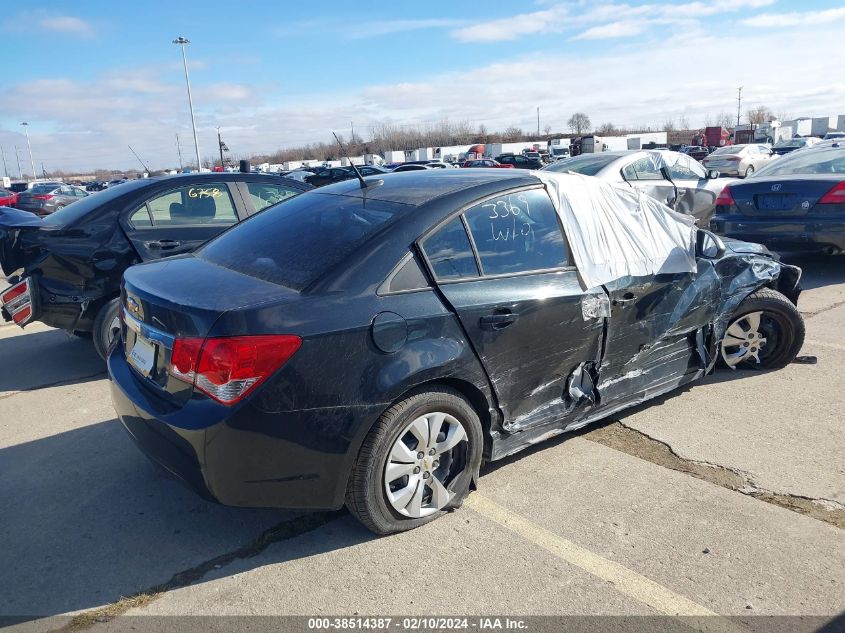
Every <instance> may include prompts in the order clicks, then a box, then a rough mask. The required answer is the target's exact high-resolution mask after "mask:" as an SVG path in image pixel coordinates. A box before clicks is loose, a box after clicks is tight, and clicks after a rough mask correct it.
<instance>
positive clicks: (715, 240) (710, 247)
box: [695, 229, 727, 259]
mask: <svg viewBox="0 0 845 633" xmlns="http://www.w3.org/2000/svg"><path fill="white" fill-rule="evenodd" d="M725 250H727V247H726V246H725V243H724V242H723V241H722V238H720V237H719V236H718V235H716V234H715V233H711V232H710V231H708V230H706V229H698V232H697V233H696V234H695V256H696V257H704V258H706V259H720V258H721V257H722V256H723V255H724V254H725Z"/></svg>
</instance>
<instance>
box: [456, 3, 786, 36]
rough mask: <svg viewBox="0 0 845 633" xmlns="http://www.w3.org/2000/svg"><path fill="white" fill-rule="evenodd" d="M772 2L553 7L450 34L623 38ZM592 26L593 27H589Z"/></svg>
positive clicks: (608, 4)
mask: <svg viewBox="0 0 845 633" xmlns="http://www.w3.org/2000/svg"><path fill="white" fill-rule="evenodd" d="M774 2H775V0H713V1H711V2H699V1H696V2H687V3H684V4H675V3H669V4H656V3H652V4H641V5H632V4H626V3H616V2H605V3H600V4H595V5H582V6H588V7H589V8H587V10H585V11H581V12H578V11H576V10H575V8H574V7H573V5H571V4H569V5H565V4H560V3H558V4H556V5H555V6H552V7H550V8H547V9H542V10H539V11H534V12H531V13H521V14H518V15H514V16H510V17H507V18H500V19H496V20H489V21H486V22H480V23H478V24H475V25H472V26H467V27H463V28H459V29H455V30H453V31H452V37H454V38H455V39H457V40H458V41H461V42H499V41H506V40H515V39H519V38H521V37H525V36H528V35H538V34H541V33H563V32H567V31H577V30H578V29H583V28H585V27H586V30H585V31H583V32H581V33H580V34H576V35H575V38H574V39H599V38H608V37H625V36H628V35H636V34H639V33H641V32H642V31H643V30H644V29H645V28H646V27H647V26H649V25H660V24H663V25H666V24H688V23H689V22H690V21H691V20H692V19H696V18H704V17H708V16H712V15H717V14H720V13H729V12H736V11H741V10H749V9H759V8H762V7H766V6H769V5H771V4H773V3H774ZM591 25H595V26H591Z"/></svg>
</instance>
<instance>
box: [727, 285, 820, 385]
mask: <svg viewBox="0 0 845 633" xmlns="http://www.w3.org/2000/svg"><path fill="white" fill-rule="evenodd" d="M755 323H756V327H755ZM761 340H762V342H763V344H762V345H757V341H761ZM802 345H804V319H803V317H802V316H801V313H800V312H798V308H796V307H795V306H794V305H792V302H790V301H789V299H787V298H786V297H785V296H784V295H782V294H781V293H779V292H777V291H776V290H771V289H769V288H761V289H760V290H757V291H756V292H754V293H752V294H750V295H749V296H748V297H747V298H746V299H745V301H743V302H742V303H741V304H739V307H738V308H737V310H736V312H735V313H734V315H733V316H732V317H731V320H730V322H729V324H728V328H727V330H726V331H725V336H724V338H723V339H722V341H721V342H720V344H719V355H720V357H721V361H722V363H724V364H725V365H727V366H728V367H731V368H733V369H736V368H738V367H742V368H744V369H781V368H783V367H786V366H787V365H788V364H789V363H791V362H792V361H793V360H794V359H795V357H796V356H797V355H798V352H800V351H801V346H802Z"/></svg>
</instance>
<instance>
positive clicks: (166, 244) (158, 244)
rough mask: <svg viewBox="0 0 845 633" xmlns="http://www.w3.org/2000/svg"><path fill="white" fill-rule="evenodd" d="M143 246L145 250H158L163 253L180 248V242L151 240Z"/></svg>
mask: <svg viewBox="0 0 845 633" xmlns="http://www.w3.org/2000/svg"><path fill="white" fill-rule="evenodd" d="M144 244H145V245H146V246H147V248H160V249H161V250H163V251H165V250H168V249H171V248H176V247H177V246H180V245H181V244H182V242H180V241H178V240H153V241H152V242H145V243H144Z"/></svg>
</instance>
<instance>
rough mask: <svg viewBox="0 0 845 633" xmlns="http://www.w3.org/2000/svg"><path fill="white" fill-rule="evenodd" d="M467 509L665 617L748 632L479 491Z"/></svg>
mask: <svg viewBox="0 0 845 633" xmlns="http://www.w3.org/2000/svg"><path fill="white" fill-rule="evenodd" d="M464 507H468V508H470V509H472V510H474V511H475V512H477V513H478V514H480V515H481V516H483V517H485V518H487V519H490V520H492V521H495V522H496V523H498V524H500V525H502V526H503V527H505V528H507V529H509V530H510V531H512V532H514V533H515V534H517V535H519V536H521V537H522V538H524V539H526V540H527V541H530V542H531V543H534V544H535V545H538V546H539V547H541V548H543V549H544V550H546V551H547V552H549V553H551V554H552V555H554V556H556V557H557V558H559V559H561V560H563V561H566V562H567V563H569V564H571V565H575V566H576V567H578V568H580V569H583V570H584V571H586V572H587V573H589V574H592V575H593V576H596V577H597V578H600V579H602V580H604V581H606V582H609V583H611V584H612V585H613V588H614V589H616V590H617V591H620V592H622V593H623V594H625V595H627V596H629V597H631V598H633V599H634V600H637V601H638V602H642V603H643V604H645V605H647V606H649V607H651V608H653V609H655V610H657V611H660V612H662V613H665V614H666V615H670V616H677V617H689V616H697V617H707V618H708V623H707V624H708V627H707V630H708V631H711V630H712V631H717V630H718V631H725V632H728V631H731V632H738V631H745V629H744V628H742V627H739V626H737V625H735V624H734V623H733V622H730V621H729V620H727V619H726V618H724V617H721V616H719V614H717V613H715V612H713V611H711V610H710V609H708V608H707V607H703V606H701V605H700V604H698V603H696V602H693V601H692V600H690V599H689V598H686V597H684V596H682V595H680V594H677V593H675V592H673V591H672V590H670V589H667V588H666V587H664V586H663V585H660V584H658V583H656V582H654V581H653V580H651V579H649V578H646V577H645V576H643V575H641V574H638V573H637V572H635V571H633V570H631V569H628V568H627V567H625V566H623V565H620V564H619V563H617V562H614V561H612V560H608V559H606V558H602V557H601V556H599V555H598V554H595V553H593V552H591V551H590V550H588V549H584V548H583V547H581V546H580V545H576V544H575V543H573V542H572V541H569V540H567V539H565V538H563V537H561V536H558V535H557V534H555V533H554V532H550V531H549V530H547V529H546V528H543V527H541V526H539V525H537V524H536V523H533V522H531V521H529V520H528V519H526V518H524V517H523V516H521V515H519V514H517V513H515V512H512V511H511V510H508V509H507V508H503V507H502V506H500V505H499V504H497V503H496V502H494V501H491V500H490V499H488V498H487V497H484V496H483V495H480V494H479V493H478V492H474V493H472V494H471V495H470V496H469V497H467V500H466V501H465V502H464ZM714 616H715V617H714ZM710 617H713V618H714V619H713V620H712V621H711V620H709V618H710Z"/></svg>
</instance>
